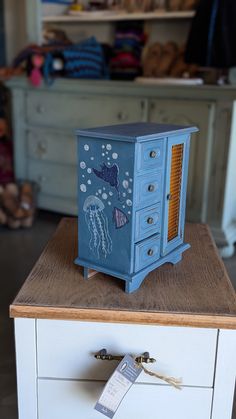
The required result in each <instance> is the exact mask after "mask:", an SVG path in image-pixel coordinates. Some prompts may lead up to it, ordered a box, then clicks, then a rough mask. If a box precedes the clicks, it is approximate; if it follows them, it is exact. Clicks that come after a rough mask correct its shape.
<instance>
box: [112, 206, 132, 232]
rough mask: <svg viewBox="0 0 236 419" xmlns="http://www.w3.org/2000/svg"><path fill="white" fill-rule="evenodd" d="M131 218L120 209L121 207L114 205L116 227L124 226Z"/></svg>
mask: <svg viewBox="0 0 236 419" xmlns="http://www.w3.org/2000/svg"><path fill="white" fill-rule="evenodd" d="M128 222H129V220H128V217H127V215H126V214H125V213H124V212H123V211H122V210H120V209H119V208H116V207H114V210H113V223H114V224H115V226H116V228H122V227H124V226H125V225H126V224H128Z"/></svg>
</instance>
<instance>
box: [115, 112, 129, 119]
mask: <svg viewBox="0 0 236 419" xmlns="http://www.w3.org/2000/svg"><path fill="white" fill-rule="evenodd" d="M117 117H118V119H119V121H126V120H127V119H128V115H127V113H125V112H122V111H121V112H119V113H118V115H117Z"/></svg>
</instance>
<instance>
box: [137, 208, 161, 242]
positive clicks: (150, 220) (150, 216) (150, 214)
mask: <svg viewBox="0 0 236 419" xmlns="http://www.w3.org/2000/svg"><path fill="white" fill-rule="evenodd" d="M160 212H161V204H160V203H158V204H157V205H155V206H151V207H148V208H145V209H142V210H140V211H137V212H136V214H135V241H136V242H137V241H140V240H143V239H145V238H146V237H149V236H151V235H152V234H155V233H160Z"/></svg>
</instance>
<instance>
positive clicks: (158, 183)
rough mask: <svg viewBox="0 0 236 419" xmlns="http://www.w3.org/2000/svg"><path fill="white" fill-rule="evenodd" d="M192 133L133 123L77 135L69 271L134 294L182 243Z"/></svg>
mask: <svg viewBox="0 0 236 419" xmlns="http://www.w3.org/2000/svg"><path fill="white" fill-rule="evenodd" d="M195 131H197V128H195V127H184V126H174V125H162V124H152V123H135V124H125V125H114V126H107V127H99V128H93V129H88V130H79V131H78V132H77V138H78V210H79V217H78V236H79V248H78V258H77V259H76V260H75V263H76V264H78V265H81V266H83V267H84V276H85V277H87V273H88V269H94V270H96V271H99V272H104V273H107V274H109V275H112V276H114V277H117V278H121V279H123V280H125V291H126V292H128V293H129V292H133V291H135V290H136V289H138V288H139V286H140V285H141V283H142V281H143V280H144V278H145V276H146V275H147V274H148V273H149V272H150V271H152V270H153V269H156V268H157V267H158V266H160V265H162V264H163V263H166V262H170V263H172V264H175V263H177V262H179V261H180V260H181V258H182V253H183V252H184V251H185V250H186V249H188V248H189V245H188V244H186V243H184V223H185V203H186V187H187V172H188V160H189V146H190V135H191V133H192V132H195Z"/></svg>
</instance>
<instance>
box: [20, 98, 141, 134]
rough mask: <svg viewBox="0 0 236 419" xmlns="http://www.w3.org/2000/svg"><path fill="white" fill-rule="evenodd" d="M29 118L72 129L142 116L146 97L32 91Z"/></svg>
mask: <svg viewBox="0 0 236 419" xmlns="http://www.w3.org/2000/svg"><path fill="white" fill-rule="evenodd" d="M26 106H27V119H28V123H30V124H39V125H45V126H46V125H47V126H57V127H58V126H60V127H63V128H65V127H68V128H70V129H78V128H86V127H89V126H99V125H100V126H101V125H107V124H113V123H114V124H116V123H117V124H118V123H122V122H123V123H128V122H135V121H138V120H142V112H143V111H142V101H141V100H139V99H133V98H126V100H125V101H124V99H123V97H119V96H118V97H109V96H79V95H74V94H66V93H53V92H51V93H48V92H40V91H39V92H35V91H34V92H29V94H28V96H27V105H26Z"/></svg>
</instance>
